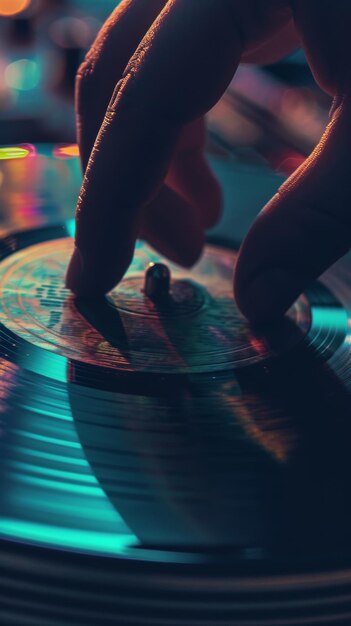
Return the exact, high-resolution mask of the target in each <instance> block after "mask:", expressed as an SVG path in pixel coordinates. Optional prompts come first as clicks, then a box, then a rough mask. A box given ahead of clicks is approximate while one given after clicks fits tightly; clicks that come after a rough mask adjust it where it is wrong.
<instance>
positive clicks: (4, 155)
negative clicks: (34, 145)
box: [0, 146, 30, 161]
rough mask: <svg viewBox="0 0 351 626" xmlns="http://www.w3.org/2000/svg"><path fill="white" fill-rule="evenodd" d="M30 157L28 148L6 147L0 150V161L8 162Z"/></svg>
mask: <svg viewBox="0 0 351 626" xmlns="http://www.w3.org/2000/svg"><path fill="white" fill-rule="evenodd" d="M29 155H30V150H28V148H21V147H19V146H7V147H2V148H0V161H9V160H11V159H25V158H26V157H27V156H29Z"/></svg>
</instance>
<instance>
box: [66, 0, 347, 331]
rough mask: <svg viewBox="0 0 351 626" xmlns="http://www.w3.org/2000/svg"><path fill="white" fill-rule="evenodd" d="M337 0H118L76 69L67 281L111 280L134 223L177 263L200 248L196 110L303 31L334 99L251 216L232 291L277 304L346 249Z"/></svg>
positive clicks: (125, 255)
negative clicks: (288, 173) (328, 116)
mask: <svg viewBox="0 0 351 626" xmlns="http://www.w3.org/2000/svg"><path fill="white" fill-rule="evenodd" d="M339 2H340V10H338V11H335V0H322V1H321V0H309V2H308V3H306V2H305V1H304V0H291V1H290V2H288V1H284V0H270V1H267V0H245V1H244V0H206V1H205V0H169V1H168V2H165V1H164V0H163V1H161V0H124V2H122V3H121V5H120V6H119V7H118V8H117V9H116V11H115V12H114V13H113V14H112V16H111V17H110V19H109V20H108V21H107V23H106V24H105V26H104V28H103V29H102V31H101V33H100V34H99V36H98V38H97V41H96V42H95V44H94V46H93V47H92V50H91V51H90V53H89V54H88V56H87V59H86V61H85V62H84V64H83V66H82V67H81V69H80V72H79V75H78V80H77V109H78V111H77V114H78V141H79V145H80V150H81V155H82V164H83V168H84V169H85V177H84V181H83V185H82V189H81V194H80V197H79V201H78V206H77V216H76V217H77V228H76V249H75V252H74V255H73V257H72V260H71V263H70V266H69V269H68V273H67V286H68V287H69V288H70V289H72V291H74V292H75V293H76V294H79V295H102V294H104V293H106V292H107V291H109V290H110V289H112V288H113V287H114V286H115V284H117V283H118V281H119V280H120V279H121V278H122V276H123V274H124V272H125V271H126V269H127V268H128V265H129V263H130V262H131V259H132V256H133V251H134V245H135V240H136V238H137V237H138V236H141V237H142V238H144V239H146V240H147V241H148V242H149V243H151V245H152V246H154V247H155V248H156V249H158V250H159V251H160V252H161V253H163V254H165V255H166V256H168V257H169V258H170V259H172V260H175V261H177V262H178V263H181V264H183V265H186V266H189V265H192V264H193V263H194V262H195V261H196V260H197V258H198V257H199V255H200V254H201V249H202V246H203V241H204V231H205V229H206V228H207V227H209V226H211V225H213V224H214V223H215V222H216V220H217V219H218V217H219V215H220V204H221V197H220V191H219V187H218V184H217V182H216V181H215V180H214V178H213V176H212V174H211V172H210V170H209V168H208V166H207V164H206V162H205V159H204V154H203V151H204V140H205V130H204V121H203V115H204V114H205V113H206V112H207V111H208V110H209V109H210V108H211V107H212V106H213V105H214V104H215V103H216V102H217V101H218V99H219V98H220V97H221V95H222V94H223V92H224V91H225V89H226V87H227V86H228V84H229V82H230V81H231V79H232V77H233V75H234V73H235V70H236V68H237V66H238V64H239V62H240V61H242V60H245V61H250V62H251V61H252V62H268V61H270V60H273V59H276V58H279V57H280V56H283V55H284V54H285V53H286V52H288V51H289V50H290V49H292V48H293V47H296V46H297V45H298V43H299V40H300V38H301V40H302V42H303V44H304V46H305V49H306V51H307V54H308V57H309V60H310V64H311V67H312V70H313V71H314V74H315V77H316V79H317V81H318V82H319V84H320V85H321V87H322V88H324V89H325V90H326V91H327V92H328V93H330V94H331V95H333V96H334V97H335V110H334V114H333V116H332V120H331V123H330V125H329V126H328V128H327V130H326V133H325V136H324V138H323V139H322V141H321V143H320V144H319V146H318V147H317V148H316V150H315V151H314V153H313V154H312V155H311V157H309V159H308V160H307V161H306V163H305V164H304V165H303V166H302V167H301V168H300V169H299V170H298V171H297V172H295V174H294V175H293V176H292V177H291V178H290V179H289V180H288V181H287V182H286V183H285V184H284V185H283V187H282V188H281V189H280V191H279V193H278V194H277V195H276V196H275V197H274V198H273V200H272V201H271V202H270V203H269V204H268V206H267V207H265V209H264V210H263V211H262V213H261V214H260V216H259V218H258V219H257V220H256V222H255V224H254V225H253V227H252V229H251V230H250V232H249V234H248V236H247V238H246V240H245V242H244V244H243V246H242V249H241V252H240V255H239V260H238V264H237V268H236V277H235V294H236V299H237V302H238V304H239V306H240V308H241V309H242V311H243V312H244V314H245V315H247V317H248V318H249V319H251V320H253V321H265V320H267V319H271V318H272V317H274V316H276V315H281V314H282V313H284V311H285V310H286V309H287V308H288V307H289V306H290V304H292V302H293V300H294V299H295V298H296V297H297V296H298V295H299V293H300V292H301V291H302V290H303V288H304V287H305V286H306V284H307V283H308V282H309V281H310V280H312V279H314V278H316V277H317V276H318V275H319V274H320V273H321V272H322V271H323V270H324V269H326V267H328V266H329V265H330V264H331V263H332V262H333V261H334V260H336V259H337V258H338V257H339V256H341V255H342V254H344V253H345V252H346V250H347V249H348V248H349V247H350V240H351V235H350V233H351V231H350V223H349V219H350V218H349V217H348V214H350V212H348V211H347V209H346V189H347V173H348V167H347V165H346V163H347V159H346V158H345V157H346V149H347V146H348V132H347V131H348V126H349V125H350V124H351V116H350V115H347V102H348V99H347V88H348V85H347V83H346V80H347V79H348V63H347V59H348V54H347V53H348V41H349V38H350V34H349V33H350V26H351V23H350V18H351V8H347V5H348V3H347V2H344V1H343V0H339ZM306 5H308V6H307V7H306ZM293 20H294V21H293ZM124 68H125V69H124ZM112 93H113V96H112V99H111V94H112ZM96 137H97V139H96V140H95V138H96ZM350 215H351V214H350Z"/></svg>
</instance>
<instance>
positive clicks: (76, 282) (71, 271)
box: [66, 247, 84, 295]
mask: <svg viewBox="0 0 351 626" xmlns="http://www.w3.org/2000/svg"><path fill="white" fill-rule="evenodd" d="M83 271H84V262H83V257H82V254H81V252H80V250H79V248H77V247H75V249H74V252H73V255H72V258H71V260H70V263H69V266H68V269H67V274H66V287H67V289H70V290H71V291H73V293H76V294H77V295H79V292H80V290H81V287H82V283H83Z"/></svg>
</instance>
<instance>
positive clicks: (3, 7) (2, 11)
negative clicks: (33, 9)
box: [0, 0, 31, 15]
mask: <svg viewBox="0 0 351 626" xmlns="http://www.w3.org/2000/svg"><path fill="white" fill-rule="evenodd" d="M30 3H31V0H0V15H17V14H18V13H21V12H22V11H24V10H25V9H27V8H28V7H29V5H30Z"/></svg>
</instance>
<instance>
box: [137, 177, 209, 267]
mask: <svg viewBox="0 0 351 626" xmlns="http://www.w3.org/2000/svg"><path fill="white" fill-rule="evenodd" d="M138 237H139V238H140V239H144V240H145V241H147V242H148V243H149V244H150V245H151V246H152V247H153V248H155V250H157V251H158V252H160V253H161V254H162V255H163V256H165V257H167V258H168V259H170V261H173V262H174V263H177V264H178V265H182V266H184V267H191V266H192V265H194V263H196V261H197V260H198V258H199V257H200V255H201V252H202V248H203V245H204V227H203V222H202V217H201V213H200V211H198V210H197V209H195V208H194V207H192V206H191V205H189V204H187V203H186V202H185V201H184V200H182V199H181V198H180V196H179V195H178V194H177V193H175V192H174V191H172V189H169V188H168V187H167V186H166V185H163V187H162V189H161V191H160V193H159V194H158V195H157V197H156V198H155V200H154V201H153V202H151V203H150V204H148V206H147V207H145V209H144V210H143V211H142V212H141V215H140V219H139V230H138Z"/></svg>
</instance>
